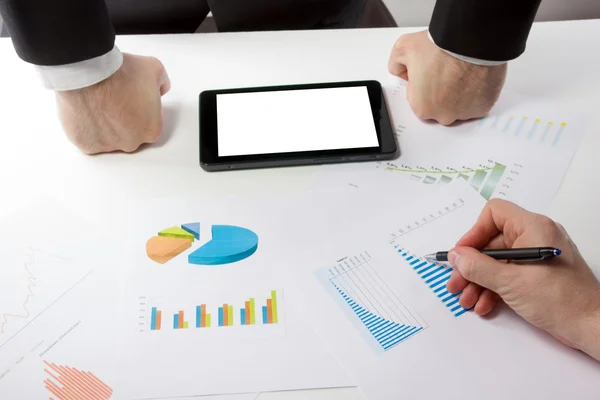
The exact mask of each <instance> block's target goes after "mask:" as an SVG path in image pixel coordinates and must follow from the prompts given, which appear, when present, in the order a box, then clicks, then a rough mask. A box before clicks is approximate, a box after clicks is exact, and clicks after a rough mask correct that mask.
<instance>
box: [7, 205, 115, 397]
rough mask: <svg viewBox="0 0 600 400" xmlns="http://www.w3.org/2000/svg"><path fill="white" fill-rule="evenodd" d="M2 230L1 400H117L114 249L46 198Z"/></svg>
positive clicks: (90, 227) (9, 219) (10, 219)
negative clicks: (72, 397) (76, 398)
mask: <svg viewBox="0 0 600 400" xmlns="http://www.w3.org/2000/svg"><path fill="white" fill-rule="evenodd" d="M0 225H1V226H2V232H0V257H1V261H0V264H1V265H2V267H1V268H0V276H1V278H0V320H1V321H2V330H1V331H2V334H0V398H2V399H42V398H54V399H66V398H69V397H68V396H66V395H64V393H63V391H64V390H66V389H68V390H71V393H77V395H78V396H79V398H90V397H89V396H88V397H85V396H86V395H89V393H90V392H94V393H95V395H96V397H94V398H98V399H109V398H113V396H114V388H115V385H116V383H117V377H118V370H117V363H116V359H117V358H116V357H117V348H116V343H118V341H117V332H118V326H119V315H118V314H119V308H118V301H119V299H120V298H119V293H120V292H119V289H120V288H119V285H118V283H119V269H118V266H117V265H115V263H114V260H115V258H116V257H113V254H114V246H112V245H111V242H110V241H107V240H106V239H104V238H102V237H99V236H98V235H97V234H96V233H95V229H94V228H93V226H91V225H90V224H89V223H88V222H87V221H85V220H83V219H81V218H79V217H77V216H75V215H73V214H71V213H70V212H68V211H66V210H65V209H63V208H62V207H61V206H58V205H56V204H54V203H52V202H51V201H49V200H48V199H41V200H40V201H39V202H36V203H34V204H31V205H24V206H23V209H22V210H21V211H20V212H17V213H15V214H14V215H12V216H11V217H9V218H5V219H4V220H3V221H2V222H1V223H0ZM75 369H76V370H75ZM90 374H93V376H94V377H91V375H90ZM83 381H85V383H82V382H83Z"/></svg>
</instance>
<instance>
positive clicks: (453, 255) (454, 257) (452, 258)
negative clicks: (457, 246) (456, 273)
mask: <svg viewBox="0 0 600 400" xmlns="http://www.w3.org/2000/svg"><path fill="white" fill-rule="evenodd" d="M459 258H460V254H458V253H457V252H456V251H454V250H452V251H450V253H448V261H449V262H450V264H452V265H453V266H455V267H456V266H457V265H458V259H459Z"/></svg>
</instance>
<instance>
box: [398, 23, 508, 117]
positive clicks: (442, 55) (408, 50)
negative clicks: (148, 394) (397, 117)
mask: <svg viewBox="0 0 600 400" xmlns="http://www.w3.org/2000/svg"><path fill="white" fill-rule="evenodd" d="M506 69H507V66H506V64H503V65H499V66H493V67H487V66H481V65H475V64H471V63H468V62H466V61H462V60H459V59H458V58H456V57H454V56H452V55H450V54H448V53H446V52H445V51H443V50H442V49H440V48H439V47H437V46H436V45H435V43H433V42H432V41H431V40H430V39H429V36H428V32H427V31H423V32H418V33H413V34H408V35H404V36H401V37H400V38H399V39H398V41H397V42H396V44H395V45H394V48H393V50H392V54H391V56H390V60H389V71H390V73H391V74H393V75H396V76H398V77H400V78H402V79H404V80H406V81H408V87H407V92H406V93H407V97H408V102H409V103H410V106H411V107H412V109H413V111H414V112H415V114H416V115H417V117H419V118H421V119H425V120H435V121H437V122H439V123H440V124H443V125H450V124H452V123H454V122H455V121H457V120H469V119H473V118H480V117H483V116H484V115H486V114H487V113H488V111H490V110H491V108H492V107H493V105H494V104H495V103H496V101H497V100H498V97H499V96H500V91H501V90H502V87H503V86H504V80H505V78H506Z"/></svg>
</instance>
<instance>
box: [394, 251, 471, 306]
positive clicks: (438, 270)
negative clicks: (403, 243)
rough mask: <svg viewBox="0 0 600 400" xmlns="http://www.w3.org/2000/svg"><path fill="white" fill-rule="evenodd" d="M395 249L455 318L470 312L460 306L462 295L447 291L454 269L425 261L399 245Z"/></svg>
mask: <svg viewBox="0 0 600 400" xmlns="http://www.w3.org/2000/svg"><path fill="white" fill-rule="evenodd" d="M394 248H395V249H396V251H397V252H398V254H400V256H401V257H402V258H403V259H404V260H405V262H406V263H407V264H408V266H410V267H411V268H412V269H413V270H414V271H415V272H416V273H417V274H418V275H419V277H420V278H421V279H422V280H423V281H424V282H425V284H426V285H427V286H428V287H429V289H431V291H432V292H433V293H434V294H435V295H436V296H437V297H438V298H439V299H440V301H441V302H442V303H443V304H444V305H445V306H446V308H447V309H448V310H449V311H450V312H451V313H452V314H453V315H454V316H455V317H460V316H461V315H463V314H464V313H466V312H467V311H468V310H467V309H465V308H463V307H462V306H461V305H460V304H458V300H459V298H460V293H456V294H453V293H450V292H448V290H447V289H446V283H448V281H449V280H450V276H451V275H452V268H450V267H446V266H444V265H441V264H437V263H432V262H428V261H425V260H423V259H422V258H419V257H417V256H416V255H414V254H411V253H410V252H409V251H408V250H406V249H403V248H402V247H400V245H398V244H394Z"/></svg>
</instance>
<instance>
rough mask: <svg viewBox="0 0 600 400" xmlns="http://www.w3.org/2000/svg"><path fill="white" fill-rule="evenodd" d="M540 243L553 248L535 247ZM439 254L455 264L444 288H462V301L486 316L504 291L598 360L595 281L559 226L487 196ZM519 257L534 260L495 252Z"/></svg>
mask: <svg viewBox="0 0 600 400" xmlns="http://www.w3.org/2000/svg"><path fill="white" fill-rule="evenodd" d="M539 245H548V246H552V247H549V248H535V249H532V247H534V246H539ZM483 248H485V249H486V250H484V251H479V250H477V249H483ZM523 249H525V250H523ZM558 249H561V250H562V252H561V251H559V250H558ZM507 250H516V253H515V252H514V251H507ZM499 251H502V252H499ZM485 252H487V253H488V254H490V255H491V256H490V255H486V254H484V253H485ZM558 255H560V257H557V256H558ZM444 256H446V258H447V259H448V261H449V262H450V264H452V265H453V266H454V267H455V268H454V271H452V277H451V278H450V280H449V281H448V284H447V288H448V291H450V292H452V293H459V292H461V291H462V294H461V296H460V300H459V302H460V304H461V305H462V306H463V307H464V308H467V309H470V308H474V311H475V313H476V314H479V315H484V314H487V313H489V312H490V311H491V310H492V309H493V308H494V306H495V305H496V304H497V302H498V300H499V299H500V298H501V299H502V300H504V302H505V303H506V304H507V305H508V306H509V307H511V308H512V309H513V310H514V311H515V312H516V313H517V314H519V315H520V316H521V317H523V318H524V319H525V320H527V321H529V322H530V323H532V324H534V325H535V326H537V327H538V328H541V329H544V330H546V331H548V332H549V333H550V334H552V335H554V336H555V337H556V338H558V339H559V340H561V341H563V342H564V343H567V344H569V345H570V346H572V347H575V348H578V349H581V350H583V351H584V352H586V353H588V354H590V355H591V356H592V357H595V358H596V359H598V360H600V341H598V340H597V338H598V337H600V283H599V282H598V279H597V278H596V276H595V275H594V273H593V272H592V270H591V269H590V268H589V266H588V265H587V263H586V262H585V260H584V259H583V257H582V256H581V254H580V253H579V250H578V249H577V247H576V246H575V244H574V243H573V242H572V241H571V239H570V238H569V236H568V234H567V233H566V231H565V230H564V228H563V227H562V226H560V225H558V224H556V223H555V222H554V221H552V220H551V219H549V218H547V217H544V216H541V215H539V214H534V213H530V212H528V211H526V210H524V209H522V208H520V207H518V206H516V205H514V204H512V203H509V202H506V201H503V200H491V201H489V202H488V204H487V205H486V207H485V208H484V210H483V211H482V213H481V215H480V217H479V219H478V220H477V222H476V223H475V225H474V226H473V228H472V229H471V230H470V231H469V232H467V233H466V234H465V235H464V236H463V237H462V238H461V239H460V240H459V241H458V243H457V245H456V247H455V248H454V249H452V250H451V251H450V252H448V254H447V255H444V254H439V255H437V254H436V259H438V257H439V259H443V258H445V257H444ZM518 257H522V258H525V259H526V260H528V261H532V258H536V260H535V262H530V263H519V262H508V263H507V262H502V261H498V260H497V259H494V258H499V259H513V260H516V259H517V258H518ZM522 258H521V261H523V259H522Z"/></svg>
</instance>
